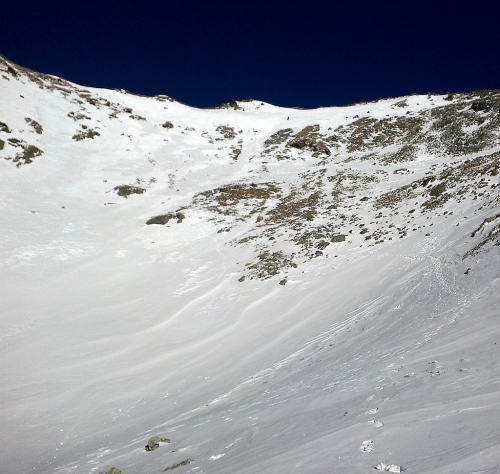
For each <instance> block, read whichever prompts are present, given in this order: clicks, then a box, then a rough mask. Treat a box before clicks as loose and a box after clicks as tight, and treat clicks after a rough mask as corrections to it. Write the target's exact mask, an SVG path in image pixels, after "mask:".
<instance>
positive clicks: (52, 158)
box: [0, 56, 500, 474]
mask: <svg viewBox="0 0 500 474" xmlns="http://www.w3.org/2000/svg"><path fill="white" fill-rule="evenodd" d="M0 95H1V100H0V175H1V183H2V193H1V196H0V209H1V215H2V219H1V220H0V281H1V288H2V292H1V299H0V324H1V331H0V343H1V346H0V347H1V359H0V360H1V365H0V371H1V372H0V374H1V375H0V377H1V381H2V410H1V411H0V424H1V426H2V430H1V431H2V443H0V471H1V472H2V473H9V474H25V473H40V474H49V473H50V474H53V473H56V474H69V473H89V474H93V473H96V474H97V473H107V472H113V471H112V468H116V469H117V470H119V471H121V473H122V474H129V473H130V474H137V473H141V474H153V473H160V472H164V471H170V470H175V472H176V473H179V474H181V473H193V474H195V473H196V474H201V473H205V474H209V473H214V474H215V473H217V474H225V473H227V474H236V473H238V474H253V473H294V472H297V473H299V472H300V473H371V472H377V471H383V472H403V471H405V472H408V473H429V474H430V473H436V472H439V473H442V474H446V473H449V474H460V473H463V474H466V473H497V472H500V449H499V448H498V446H499V444H500V432H499V430H498V425H499V422H500V419H499V418H500V415H499V413H500V410H499V409H500V392H499V388H500V387H499V366H498V364H499V360H500V330H499V324H498V318H499V316H500V299H499V294H500V265H499V263H500V247H499V242H500V195H499V192H498V190H499V189H500V188H499V186H500V176H499V174H498V168H499V167H500V92H498V91H480V92H473V93H467V94H455V95H446V96H441V95H425V96H408V97H402V98H397V99H386V100H380V101H377V102H372V103H365V104H357V105H353V106H349V107H343V108H336V107H331V108H323V109H317V110H298V109H284V108H279V107H275V106H272V105H270V104H266V103H263V102H260V101H257V100H245V101H232V102H230V103H228V104H223V105H222V106H221V107H220V108H217V109H209V110H200V109H196V108H191V107H188V106H186V105H183V104H181V103H178V102H176V101H175V100H173V99H171V98H169V97H167V96H157V97H152V98H147V97H138V96H134V95H132V94H130V93H127V92H126V91H120V90H115V91H111V90H104V89H92V88H84V87H81V86H78V85H76V84H72V83H70V82H68V81H65V80H63V79H60V78H57V77H55V76H49V75H45V74H40V73H36V72H34V71H31V70H29V69H26V68H23V67H21V66H18V65H16V64H14V63H12V62H11V61H9V60H8V59H6V58H4V57H1V56H0ZM154 437H158V438H154ZM146 445H147V446H148V449H145V446H146ZM114 472H115V473H116V472H118V471H114Z"/></svg>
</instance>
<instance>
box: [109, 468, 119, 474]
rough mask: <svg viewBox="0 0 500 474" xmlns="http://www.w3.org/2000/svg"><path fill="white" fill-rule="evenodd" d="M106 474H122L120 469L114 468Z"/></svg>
mask: <svg viewBox="0 0 500 474" xmlns="http://www.w3.org/2000/svg"><path fill="white" fill-rule="evenodd" d="M106 474H122V471H120V469H117V468H116V467H112V468H111V469H110V470H109V471H107V472H106Z"/></svg>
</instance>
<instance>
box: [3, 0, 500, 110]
mask: <svg viewBox="0 0 500 474" xmlns="http://www.w3.org/2000/svg"><path fill="white" fill-rule="evenodd" d="M0 13H1V18H2V22H1V26H0V53H2V54H4V55H5V56H7V57H8V58H9V59H11V60H13V61H14V62H17V63H18V64H20V65H22V66H26V67H29V68H31V69H35V70H37V71H40V72H45V73H49V74H54V75H58V76H62V77H64V78H66V79H69V80H71V81H73V82H77V83H79V84H82V85H85V86H97V87H107V88H123V89H127V90H130V91H131V92H134V93H138V94H145V95H155V94H166V95H169V96H171V97H173V98H175V99H177V100H180V101H182V102H185V103H187V104H190V105H196V106H199V107H208V106H216V105H218V104H220V103H221V102H227V101H229V100H231V99H242V98H245V97H252V98H256V99H260V100H264V101H266V102H270V103H272V104H276V105H281V106H296V107H304V108H311V107H319V106H322V105H324V106H327V105H345V104H349V103H353V102H359V101H367V100H375V99H379V98H384V97H396V96H400V95H405V94H409V93H412V92H418V93H426V92H439V93H445V92H465V91H471V90H477V89H496V88H500V60H499V57H500V54H499V53H500V27H499V25H498V22H499V18H500V2H498V0H496V1H494V0H492V1H489V2H485V1H481V0H479V1H474V2H462V3H460V2H449V1H447V2H444V1H443V2H440V1H439V0H435V1H434V2H428V1H425V0H421V1H411V0H406V1H405V0H399V1H385V2H384V1H382V0H379V1H375V0H373V1H352V0H351V1H347V0H346V1H342V2H340V1H335V0H330V1H325V2H312V1H309V2H299V3H295V4H292V3H291V2H272V0H268V1H266V2H264V1H260V0H254V1H251V2H246V1H243V0H241V1H238V0H233V1H231V2H228V1H225V2H222V1H217V0H211V1H203V2H202V1H189V0H176V1H170V0H164V1H156V2H148V1H142V2H140V1H137V2H131V1H121V2H118V1H114V2H106V1H105V0H102V1H101V2H94V1H91V0H89V1H85V2H83V1H82V2H77V1H65V2H61V1H48V2H43V1H39V2H26V1H23V0H17V1H11V0H4V2H2V6H1V7H0Z"/></svg>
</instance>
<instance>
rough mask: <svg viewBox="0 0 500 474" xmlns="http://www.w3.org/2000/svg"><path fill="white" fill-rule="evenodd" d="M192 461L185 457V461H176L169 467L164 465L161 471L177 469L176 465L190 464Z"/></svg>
mask: <svg viewBox="0 0 500 474" xmlns="http://www.w3.org/2000/svg"><path fill="white" fill-rule="evenodd" d="M192 462H193V460H192V459H186V460H185V461H181V462H178V463H176V464H173V465H172V466H170V467H166V468H165V469H163V472H167V471H172V470H173V469H177V468H178V467H181V466H187V465H188V464H191V463H192Z"/></svg>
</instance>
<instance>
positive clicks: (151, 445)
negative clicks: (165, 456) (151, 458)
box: [144, 436, 170, 452]
mask: <svg viewBox="0 0 500 474" xmlns="http://www.w3.org/2000/svg"><path fill="white" fill-rule="evenodd" d="M160 443H170V440H169V439H168V438H161V437H160V436H153V437H152V438H149V440H148V444H146V446H145V447H144V449H145V450H146V451H148V452H149V451H154V450H155V449H157V448H159V447H160Z"/></svg>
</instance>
